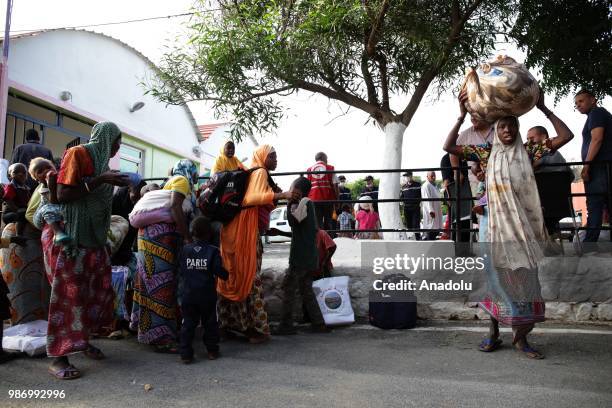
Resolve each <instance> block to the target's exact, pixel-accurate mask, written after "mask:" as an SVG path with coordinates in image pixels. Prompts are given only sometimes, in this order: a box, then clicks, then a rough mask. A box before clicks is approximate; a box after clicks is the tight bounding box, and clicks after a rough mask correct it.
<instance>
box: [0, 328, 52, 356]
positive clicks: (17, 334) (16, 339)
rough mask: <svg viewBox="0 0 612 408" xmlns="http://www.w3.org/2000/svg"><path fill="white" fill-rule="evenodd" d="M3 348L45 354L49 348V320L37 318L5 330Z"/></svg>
mask: <svg viewBox="0 0 612 408" xmlns="http://www.w3.org/2000/svg"><path fill="white" fill-rule="evenodd" d="M1 323H2V322H0V324H1ZM2 348H4V349H5V350H11V351H21V352H22V353H26V354H27V355H29V356H41V355H44V354H45V352H46V348H47V321H46V320H35V321H33V322H28V323H22V324H18V325H17V326H12V327H9V328H8V329H6V330H4V337H3V338H2Z"/></svg>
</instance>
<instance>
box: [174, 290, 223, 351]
mask: <svg viewBox="0 0 612 408" xmlns="http://www.w3.org/2000/svg"><path fill="white" fill-rule="evenodd" d="M181 312H182V315H183V325H182V327H181V343H180V353H181V357H185V358H192V357H193V347H192V345H191V343H192V342H193V338H194V336H195V329H196V327H198V324H199V323H200V322H202V329H203V331H204V334H203V336H202V340H203V341H204V345H205V346H206V350H207V351H208V352H218V351H219V324H218V322H217V299H214V300H208V301H206V302H202V303H199V304H191V303H188V304H183V305H182V306H181Z"/></svg>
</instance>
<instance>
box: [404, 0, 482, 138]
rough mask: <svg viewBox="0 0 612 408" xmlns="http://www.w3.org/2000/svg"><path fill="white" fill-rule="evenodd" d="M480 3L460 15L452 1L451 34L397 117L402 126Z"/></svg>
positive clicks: (414, 109)
mask: <svg viewBox="0 0 612 408" xmlns="http://www.w3.org/2000/svg"><path fill="white" fill-rule="evenodd" d="M482 1H483V0H474V2H473V3H472V4H470V6H469V7H468V8H467V9H466V10H465V13H464V14H463V15H461V11H460V10H459V3H458V2H457V1H456V0H455V1H453V4H452V10H451V32H450V34H449V36H448V39H447V42H446V45H445V47H444V49H443V51H442V54H441V55H440V58H439V59H438V60H437V61H436V62H434V63H433V64H432V65H431V66H430V67H429V68H428V69H427V70H426V71H425V72H424V73H423V75H422V76H421V79H420V80H419V83H418V84H417V86H416V88H415V89H414V93H413V94H412V97H411V98H410V102H408V105H407V106H406V108H405V109H404V111H403V112H402V113H401V114H400V115H399V119H400V120H401V122H402V123H403V124H404V125H406V126H408V124H410V121H411V120H412V117H413V116H414V113H415V112H416V110H417V108H418V107H419V104H420V103H421V100H422V99H423V97H424V96H425V93H426V92H427V88H429V84H431V82H432V81H433V80H434V79H435V78H436V76H437V75H438V73H439V72H440V69H441V68H442V67H443V66H444V64H446V62H447V61H448V58H449V57H450V54H451V52H452V50H453V48H454V47H455V45H456V44H457V42H458V41H459V38H460V37H459V34H461V31H462V30H463V28H464V26H465V23H466V22H467V21H468V20H469V18H470V17H471V16H472V14H473V13H474V11H476V9H477V8H478V6H480V4H481V3H482Z"/></svg>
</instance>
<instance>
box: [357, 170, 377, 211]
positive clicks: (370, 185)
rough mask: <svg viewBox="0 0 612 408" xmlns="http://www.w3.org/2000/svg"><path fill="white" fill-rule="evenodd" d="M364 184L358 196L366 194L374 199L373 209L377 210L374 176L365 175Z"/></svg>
mask: <svg viewBox="0 0 612 408" xmlns="http://www.w3.org/2000/svg"><path fill="white" fill-rule="evenodd" d="M365 182H366V185H365V187H364V188H363V191H362V192H361V194H359V198H361V197H365V196H368V197H370V198H371V199H372V200H373V201H374V203H373V204H374V211H376V212H378V201H376V200H378V186H376V185H375V184H374V177H372V176H367V177H366V178H365Z"/></svg>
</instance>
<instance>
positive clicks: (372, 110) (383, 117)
mask: <svg viewBox="0 0 612 408" xmlns="http://www.w3.org/2000/svg"><path fill="white" fill-rule="evenodd" d="M294 85H295V86H296V87H298V88H300V89H303V90H305V91H310V92H314V93H319V94H321V95H324V96H327V97H328V98H330V99H335V100H338V101H341V102H344V103H346V104H347V105H350V106H352V107H354V108H357V109H359V110H362V111H364V112H366V113H368V114H369V115H370V116H372V117H373V118H374V119H376V120H377V121H378V122H379V123H386V121H390V120H391V119H392V118H391V117H390V115H388V114H387V113H385V112H382V111H381V110H380V108H379V107H378V106H376V105H373V104H371V103H369V102H367V101H365V100H363V99H361V98H360V97H358V96H355V95H352V94H350V93H348V92H346V91H340V90H334V89H331V88H328V87H326V86H323V85H319V84H314V83H312V82H308V81H302V80H298V81H295V82H294Z"/></svg>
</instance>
